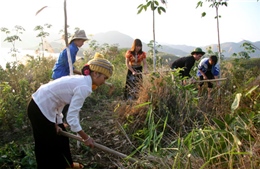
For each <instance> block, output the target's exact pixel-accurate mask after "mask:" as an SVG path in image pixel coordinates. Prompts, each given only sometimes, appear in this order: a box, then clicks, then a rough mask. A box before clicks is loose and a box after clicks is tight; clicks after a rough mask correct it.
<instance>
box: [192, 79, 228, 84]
mask: <svg viewBox="0 0 260 169" xmlns="http://www.w3.org/2000/svg"><path fill="white" fill-rule="evenodd" d="M223 80H227V78H218V79H207V80H197V81H196V83H200V82H217V81H223Z"/></svg>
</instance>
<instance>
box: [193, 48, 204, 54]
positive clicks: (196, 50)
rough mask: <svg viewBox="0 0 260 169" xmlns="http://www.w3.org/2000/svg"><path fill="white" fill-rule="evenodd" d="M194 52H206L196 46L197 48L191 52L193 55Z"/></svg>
mask: <svg viewBox="0 0 260 169" xmlns="http://www.w3.org/2000/svg"><path fill="white" fill-rule="evenodd" d="M194 53H199V54H202V55H204V54H205V52H203V51H202V49H201V48H195V49H194V50H193V51H192V52H191V55H193V54H194Z"/></svg>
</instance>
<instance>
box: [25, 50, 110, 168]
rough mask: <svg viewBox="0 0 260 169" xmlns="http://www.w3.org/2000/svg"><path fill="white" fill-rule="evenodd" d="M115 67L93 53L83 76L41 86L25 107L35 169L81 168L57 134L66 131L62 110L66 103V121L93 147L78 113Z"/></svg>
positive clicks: (66, 78)
mask: <svg viewBox="0 0 260 169" xmlns="http://www.w3.org/2000/svg"><path fill="white" fill-rule="evenodd" d="M113 70H114V66H113V65H112V64H111V63H110V62H109V61H108V60H106V59H104V56H103V55H101V54H99V53H96V54H95V56H94V59H92V60H90V61H89V62H88V63H87V64H86V65H85V66H84V67H83V68H82V70H81V73H82V75H72V76H64V77H61V78H59V79H56V80H53V81H50V82H49V83H47V84H44V85H42V86H41V87H40V88H39V89H38V90H37V91H36V92H35V93H33V94H32V99H31V101H30V103H29V105H28V107H27V113H28V117H29V120H30V122H31V126H32V131H33V137H34V141H35V156H36V162H37V168H38V169H47V168H55V169H66V168H83V165H80V164H79V163H75V162H73V160H72V156H71V152H70V144H69V138H68V137H65V136H62V135H60V134H59V132H60V131H61V130H63V131H66V129H65V127H64V125H63V114H62V110H63V108H64V106H65V105H67V104H69V108H68V113H67V117H66V120H67V122H68V124H69V126H70V129H71V131H72V132H75V133H77V134H78V135H79V136H80V137H81V138H82V139H83V142H84V144H85V145H86V146H89V147H91V148H93V147H94V140H93V139H92V138H91V137H90V136H89V135H88V134H86V133H85V132H84V130H83V129H82V127H81V125H80V121H79V118H78V116H79V112H80V109H81V107H82V106H83V103H84V101H85V99H86V98H87V97H88V96H90V95H91V93H92V91H93V90H94V89H96V88H97V87H98V86H100V85H102V84H105V81H106V80H107V79H108V78H110V77H111V76H112V74H113Z"/></svg>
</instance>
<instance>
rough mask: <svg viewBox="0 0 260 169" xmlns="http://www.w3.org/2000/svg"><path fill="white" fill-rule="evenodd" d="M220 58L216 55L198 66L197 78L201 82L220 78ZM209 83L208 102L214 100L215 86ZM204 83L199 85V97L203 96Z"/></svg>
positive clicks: (204, 59)
mask: <svg viewBox="0 0 260 169" xmlns="http://www.w3.org/2000/svg"><path fill="white" fill-rule="evenodd" d="M217 62H218V58H217V56H216V55H211V56H210V57H209V58H203V59H202V60H201V61H200V63H199V65H198V72H197V76H199V78H200V80H201V81H202V80H207V79H218V76H219V65H218V64H217ZM207 83H208V101H210V100H212V98H211V90H212V88H213V84H212V83H211V82H207ZM203 84H204V82H203V81H202V82H200V83H199V86H198V88H199V96H200V95H201V91H202V86H203ZM217 85H219V83H217Z"/></svg>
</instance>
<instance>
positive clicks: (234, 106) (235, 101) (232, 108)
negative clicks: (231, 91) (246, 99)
mask: <svg viewBox="0 0 260 169" xmlns="http://www.w3.org/2000/svg"><path fill="white" fill-rule="evenodd" d="M241 96H242V94H241V93H237V94H236V97H235V100H234V101H233V103H232V105H231V111H232V112H234V111H235V110H236V109H237V108H238V106H239V102H240V99H241Z"/></svg>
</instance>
